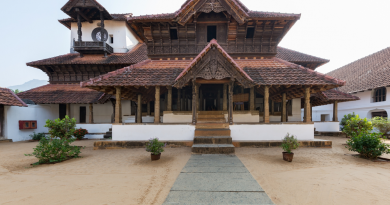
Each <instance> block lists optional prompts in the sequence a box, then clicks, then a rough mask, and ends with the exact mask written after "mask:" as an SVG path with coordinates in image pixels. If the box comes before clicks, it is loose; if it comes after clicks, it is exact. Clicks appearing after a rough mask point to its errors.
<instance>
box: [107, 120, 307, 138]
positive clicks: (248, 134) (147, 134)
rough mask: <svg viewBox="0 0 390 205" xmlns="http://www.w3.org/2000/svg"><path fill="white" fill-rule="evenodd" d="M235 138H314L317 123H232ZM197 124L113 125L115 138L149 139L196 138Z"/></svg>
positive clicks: (231, 128)
mask: <svg viewBox="0 0 390 205" xmlns="http://www.w3.org/2000/svg"><path fill="white" fill-rule="evenodd" d="M230 130H231V136H232V138H233V141H261V140H267V141H268V140H281V139H282V138H283V137H284V136H285V135H286V134H287V133H290V134H293V135H295V136H296V137H297V138H298V140H313V139H314V131H313V130H314V124H256V125H252V124H248V125H245V124H243V125H230ZM194 134H195V126H194V125H163V124H162V125H161V124H160V125H148V124H146V125H144V124H139V125H113V126H112V136H113V137H112V140H114V141H147V140H149V139H150V138H155V137H158V138H159V139H160V140H163V141H166V140H172V141H192V140H193V139H194Z"/></svg>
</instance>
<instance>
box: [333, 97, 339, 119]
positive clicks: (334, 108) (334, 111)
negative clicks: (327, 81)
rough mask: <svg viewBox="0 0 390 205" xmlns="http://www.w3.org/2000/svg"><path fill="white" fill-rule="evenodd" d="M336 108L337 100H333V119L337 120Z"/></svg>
mask: <svg viewBox="0 0 390 205" xmlns="http://www.w3.org/2000/svg"><path fill="white" fill-rule="evenodd" d="M337 109H338V101H334V103H333V121H334V122H338V121H339V118H338V117H337V114H338V112H337Z"/></svg>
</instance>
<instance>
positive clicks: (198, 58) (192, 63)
mask: <svg viewBox="0 0 390 205" xmlns="http://www.w3.org/2000/svg"><path fill="white" fill-rule="evenodd" d="M213 47H215V48H216V49H217V50H218V51H219V52H220V53H221V54H222V55H223V56H224V57H225V58H226V60H227V61H229V63H231V65H232V66H233V67H234V68H235V69H237V71H238V72H239V73H240V74H241V75H242V76H243V77H244V78H246V79H247V80H249V81H253V80H252V79H251V77H249V76H248V74H246V73H245V72H244V70H243V69H242V68H241V67H240V66H239V65H237V63H236V62H235V61H234V60H233V58H232V57H231V56H230V55H229V54H228V53H227V52H226V51H225V50H224V49H223V48H222V47H221V46H220V45H219V44H218V42H217V40H215V39H213V40H211V41H210V43H209V44H208V45H207V46H206V47H205V48H204V49H203V50H202V51H201V52H200V53H199V54H198V56H196V58H194V60H193V61H192V62H191V63H190V64H189V65H188V66H187V67H186V68H185V69H184V70H183V72H181V73H180V75H179V76H178V77H177V78H176V81H178V80H180V78H182V77H183V76H184V75H186V74H187V73H188V72H189V71H190V70H191V68H192V67H194V66H195V64H197V63H198V62H199V61H200V60H201V59H202V58H203V57H204V56H205V55H206V54H207V53H208V52H209V51H210V49H211V48H213Z"/></svg>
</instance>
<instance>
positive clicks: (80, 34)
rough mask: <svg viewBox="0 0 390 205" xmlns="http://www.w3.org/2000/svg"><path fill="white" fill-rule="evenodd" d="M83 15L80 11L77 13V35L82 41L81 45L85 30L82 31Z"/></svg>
mask: <svg viewBox="0 0 390 205" xmlns="http://www.w3.org/2000/svg"><path fill="white" fill-rule="evenodd" d="M81 27H82V25H81V17H80V13H77V35H78V41H79V42H80V45H81V41H82V36H83V32H82V31H81Z"/></svg>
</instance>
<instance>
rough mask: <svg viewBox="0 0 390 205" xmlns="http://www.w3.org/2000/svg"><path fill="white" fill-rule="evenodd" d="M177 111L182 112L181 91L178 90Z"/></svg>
mask: <svg viewBox="0 0 390 205" xmlns="http://www.w3.org/2000/svg"><path fill="white" fill-rule="evenodd" d="M177 111H181V89H177Z"/></svg>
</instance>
